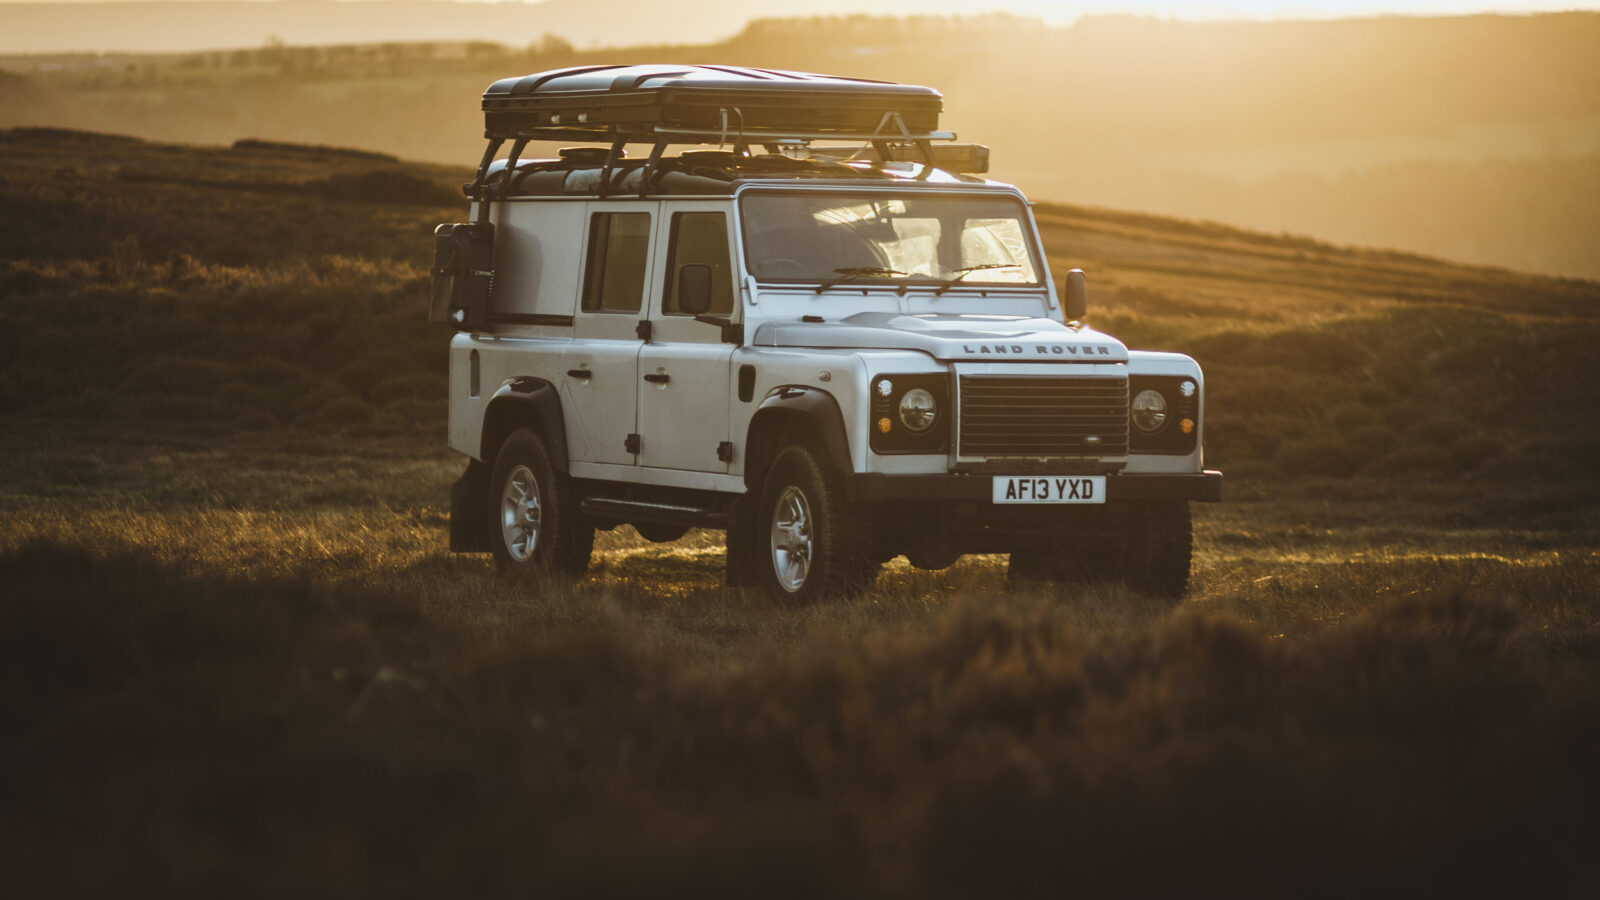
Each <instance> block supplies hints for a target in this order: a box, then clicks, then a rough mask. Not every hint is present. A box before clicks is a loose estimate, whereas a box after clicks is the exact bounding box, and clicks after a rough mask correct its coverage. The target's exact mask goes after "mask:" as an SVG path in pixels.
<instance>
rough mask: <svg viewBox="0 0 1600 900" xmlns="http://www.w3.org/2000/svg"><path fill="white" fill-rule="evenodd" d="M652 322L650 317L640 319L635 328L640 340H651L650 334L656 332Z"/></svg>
mask: <svg viewBox="0 0 1600 900" xmlns="http://www.w3.org/2000/svg"><path fill="white" fill-rule="evenodd" d="M651 324H652V323H651V322H650V320H649V319H640V320H639V325H638V327H637V328H635V329H633V333H634V334H637V335H638V336H639V340H641V341H648V340H650V336H651V335H652V334H654V333H655V329H654V328H652V327H650V326H651Z"/></svg>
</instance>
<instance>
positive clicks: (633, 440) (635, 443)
mask: <svg viewBox="0 0 1600 900" xmlns="http://www.w3.org/2000/svg"><path fill="white" fill-rule="evenodd" d="M622 446H623V447H625V448H627V451H628V452H629V453H638V452H639V436H638V435H637V434H630V435H628V439H627V440H625V441H623V442H622Z"/></svg>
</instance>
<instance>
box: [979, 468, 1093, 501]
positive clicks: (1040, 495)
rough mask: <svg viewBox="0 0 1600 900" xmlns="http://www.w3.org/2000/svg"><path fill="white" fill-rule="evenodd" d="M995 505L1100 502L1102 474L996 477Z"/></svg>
mask: <svg viewBox="0 0 1600 900" xmlns="http://www.w3.org/2000/svg"><path fill="white" fill-rule="evenodd" d="M994 502H996V503H1104V502H1106V477H1105V476H1104V475H996V476H995V477H994Z"/></svg>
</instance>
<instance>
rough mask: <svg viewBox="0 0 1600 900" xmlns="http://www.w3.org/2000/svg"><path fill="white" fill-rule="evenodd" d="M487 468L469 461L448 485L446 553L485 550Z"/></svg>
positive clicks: (488, 546) (486, 533)
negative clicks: (448, 506) (465, 468)
mask: <svg viewBox="0 0 1600 900" xmlns="http://www.w3.org/2000/svg"><path fill="white" fill-rule="evenodd" d="M488 502H489V467H488V466H486V465H484V464H483V463H481V462H479V461H477V460H475V459H474V460H472V461H471V462H469V463H467V471H465V472H463V473H462V474H461V477H460V478H457V479H456V481H455V484H452V485H451V486H450V552H451V553H488V552H490V550H491V549H492V545H491V544H490V543H489V527H488V526H489V509H488Z"/></svg>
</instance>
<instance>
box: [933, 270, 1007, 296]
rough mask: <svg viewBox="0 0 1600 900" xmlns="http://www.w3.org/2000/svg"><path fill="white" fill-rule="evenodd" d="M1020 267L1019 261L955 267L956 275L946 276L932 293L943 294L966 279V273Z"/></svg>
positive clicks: (935, 294)
mask: <svg viewBox="0 0 1600 900" xmlns="http://www.w3.org/2000/svg"><path fill="white" fill-rule="evenodd" d="M1020 268H1022V265H1021V264H1020V263H985V264H984V265H981V266H966V267H963V268H960V269H956V270H955V272H956V276H955V277H954V278H946V279H945V280H944V284H941V285H939V288H938V290H936V291H934V292H933V295H934V296H935V297H937V296H939V295H940V294H943V293H944V292H945V291H948V290H950V289H951V288H953V287H955V286H956V285H957V284H959V283H960V282H962V281H964V280H965V279H966V277H967V276H968V275H971V274H972V273H973V272H982V271H984V270H985V269H1020Z"/></svg>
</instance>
